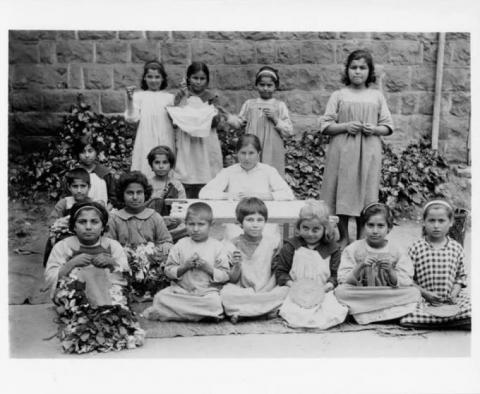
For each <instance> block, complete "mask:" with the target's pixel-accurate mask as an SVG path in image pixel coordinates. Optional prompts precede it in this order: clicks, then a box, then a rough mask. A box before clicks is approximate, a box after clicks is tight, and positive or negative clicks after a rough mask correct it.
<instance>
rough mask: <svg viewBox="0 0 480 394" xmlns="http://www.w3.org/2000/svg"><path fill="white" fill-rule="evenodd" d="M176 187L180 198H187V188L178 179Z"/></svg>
mask: <svg viewBox="0 0 480 394" xmlns="http://www.w3.org/2000/svg"><path fill="white" fill-rule="evenodd" d="M175 188H176V189H177V192H178V198H187V194H186V193H185V188H184V187H183V185H182V182H180V181H177V180H176V181H175Z"/></svg>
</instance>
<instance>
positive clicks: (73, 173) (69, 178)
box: [65, 167, 90, 187]
mask: <svg viewBox="0 0 480 394" xmlns="http://www.w3.org/2000/svg"><path fill="white" fill-rule="evenodd" d="M76 179H80V180H81V181H83V182H85V183H86V184H87V185H88V186H89V187H90V174H89V173H88V171H87V170H86V169H85V168H83V167H77V168H74V169H73V170H70V171H67V173H66V174H65V183H66V184H67V187H68V186H70V185H71V184H72V183H73V181H74V180H76Z"/></svg>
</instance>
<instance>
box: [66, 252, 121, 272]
mask: <svg viewBox="0 0 480 394" xmlns="http://www.w3.org/2000/svg"><path fill="white" fill-rule="evenodd" d="M70 263H71V264H72V265H73V268H80V267H86V266H88V265H93V266H95V267H97V268H108V269H109V270H110V271H111V272H113V271H114V270H115V268H116V267H117V263H116V261H115V260H114V259H113V257H112V256H111V255H110V254H108V253H100V254H97V255H91V254H87V253H80V254H79V255H77V256H75V257H74V258H72V259H71V260H70Z"/></svg>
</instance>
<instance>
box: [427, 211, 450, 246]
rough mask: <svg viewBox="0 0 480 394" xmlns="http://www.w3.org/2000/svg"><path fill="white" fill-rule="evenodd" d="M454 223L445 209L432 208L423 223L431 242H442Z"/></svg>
mask: <svg viewBox="0 0 480 394" xmlns="http://www.w3.org/2000/svg"><path fill="white" fill-rule="evenodd" d="M452 224H453V221H452V219H450V218H449V217H448V213H447V211H446V209H445V208H444V207H435V206H434V207H431V208H430V209H429V210H428V214H427V216H426V218H425V220H424V222H423V226H424V228H425V233H426V235H427V237H428V239H429V240H430V241H442V240H443V239H444V238H445V236H446V235H447V234H448V230H450V227H451V226H452Z"/></svg>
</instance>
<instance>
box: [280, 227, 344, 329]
mask: <svg viewBox="0 0 480 394" xmlns="http://www.w3.org/2000/svg"><path fill="white" fill-rule="evenodd" d="M339 262H340V251H339V249H338V246H337V245H336V244H335V243H334V242H321V243H320V244H319V245H318V246H317V247H316V248H315V249H310V248H309V247H308V246H307V244H306V242H305V240H304V239H303V238H301V237H298V236H295V237H293V238H290V239H289V240H287V241H286V242H285V244H284V246H283V247H282V249H281V250H280V253H279V254H278V255H277V256H276V257H275V275H276V278H277V282H278V284H279V285H284V284H286V283H287V282H288V281H289V280H291V281H292V282H293V284H292V286H291V288H290V291H289V293H288V295H287V297H286V299H285V301H284V302H283V304H282V306H281V308H280V316H281V317H282V318H283V319H285V321H286V322H287V323H288V325H289V326H292V327H306V328H321V329H327V328H330V327H333V326H336V325H337V324H340V323H342V322H343V321H344V320H345V317H346V316H347V313H348V309H347V308H346V307H345V306H343V305H340V304H339V302H338V301H337V299H336V298H335V295H334V293H333V291H329V292H327V293H325V285H326V284H327V283H329V282H330V283H332V285H333V286H335V285H336V283H337V268H338V265H339Z"/></svg>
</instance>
